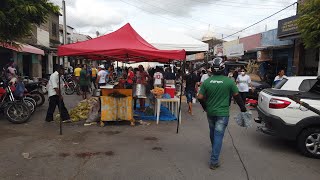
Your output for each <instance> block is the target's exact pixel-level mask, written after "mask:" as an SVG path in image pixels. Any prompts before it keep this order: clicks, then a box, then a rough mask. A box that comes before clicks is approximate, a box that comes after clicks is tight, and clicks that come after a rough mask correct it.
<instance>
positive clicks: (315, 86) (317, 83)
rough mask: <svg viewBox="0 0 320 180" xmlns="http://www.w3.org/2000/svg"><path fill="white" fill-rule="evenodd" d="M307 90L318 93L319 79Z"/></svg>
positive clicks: (319, 87)
mask: <svg viewBox="0 0 320 180" xmlns="http://www.w3.org/2000/svg"><path fill="white" fill-rule="evenodd" d="M309 92H311V93H317V94H320V81H319V80H317V81H316V82H315V83H314V85H313V87H312V88H311V89H310V91H309Z"/></svg>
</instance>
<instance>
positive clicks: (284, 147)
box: [0, 96, 320, 180]
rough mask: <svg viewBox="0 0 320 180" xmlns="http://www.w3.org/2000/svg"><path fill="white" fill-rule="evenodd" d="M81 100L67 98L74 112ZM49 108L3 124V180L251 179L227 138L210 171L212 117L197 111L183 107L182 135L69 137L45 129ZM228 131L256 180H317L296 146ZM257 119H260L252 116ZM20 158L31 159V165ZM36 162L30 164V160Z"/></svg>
mask: <svg viewBox="0 0 320 180" xmlns="http://www.w3.org/2000/svg"><path fill="white" fill-rule="evenodd" d="M78 100H79V97H77V96H67V97H65V101H66V104H67V107H68V108H71V107H73V106H74V105H75V104H76V102H77V101H78ZM46 108H47V105H44V106H43V107H40V108H39V109H37V112H36V113H35V114H34V115H33V117H32V120H31V121H30V122H29V123H27V124H22V125H14V124H10V123H9V122H8V121H6V120H5V119H4V118H1V121H0V143H1V146H0V159H1V163H0V179H32V180H35V179H37V180H38V179H77V180H78V179H137V180H143V179H161V180H162V179H196V180H200V179H220V180H224V179H226V180H234V179H236V180H245V179H247V177H246V173H245V171H244V168H243V166H242V164H241V162H240V160H239V157H238V155H237V153H236V151H235V149H234V147H233V146H232V141H231V137H230V135H229V134H228V132H226V134H225V139H224V144H223V149H222V157H221V163H222V166H221V168H219V169H217V170H215V171H213V170H210V169H209V168H208V161H209V152H210V145H209V144H210V142H209V135H208V125H207V120H206V115H205V113H203V112H202V111H201V108H200V106H199V104H196V105H195V111H196V112H195V115H194V116H189V115H187V113H186V106H184V107H183V115H182V119H183V121H182V125H181V128H180V133H179V134H176V122H160V124H159V125H156V124H155V123H154V122H152V124H151V125H137V126H135V127H130V126H129V125H128V124H123V123H120V124H118V125H108V126H106V127H99V126H87V127H84V126H83V125H79V124H72V125H71V124H68V125H65V126H64V134H63V136H59V135H58V126H57V125H56V124H55V123H45V122H44V117H45V114H46ZM231 109H232V110H231V112H232V115H231V118H230V123H229V130H230V133H231V134H232V136H233V139H234V143H235V145H236V147H237V148H238V150H239V152H240V155H241V157H242V160H243V161H244V164H245V166H246V168H247V170H248V173H249V178H250V179H251V180H260V179H261V180H273V179H279V180H280V179H281V180H286V179H288V180H303V179H305V180H307V179H308V180H319V179H320V160H317V159H310V158H306V157H303V156H301V155H300V154H299V153H298V152H297V151H296V149H295V146H294V143H292V142H287V141H284V140H281V139H277V138H274V137H270V136H267V135H264V134H261V133H260V132H257V131H256V125H254V127H252V128H249V129H244V128H240V127H238V126H237V125H236V123H235V122H234V120H233V117H234V115H235V114H237V113H238V107H237V106H232V108H231ZM254 115H255V116H256V112H254ZM22 153H29V159H25V158H24V157H23V156H22ZM30 158H31V159H30Z"/></svg>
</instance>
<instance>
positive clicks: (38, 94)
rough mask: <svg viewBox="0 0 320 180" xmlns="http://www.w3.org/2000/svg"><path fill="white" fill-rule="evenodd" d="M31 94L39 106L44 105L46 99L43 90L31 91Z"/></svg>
mask: <svg viewBox="0 0 320 180" xmlns="http://www.w3.org/2000/svg"><path fill="white" fill-rule="evenodd" d="M30 94H31V96H32V98H33V99H34V100H35V101H36V103H37V107H39V106H42V105H43V104H44V102H45V100H46V99H45V97H44V95H43V94H42V93H41V92H39V91H31V92H30Z"/></svg>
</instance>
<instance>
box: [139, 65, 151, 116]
mask: <svg viewBox="0 0 320 180" xmlns="http://www.w3.org/2000/svg"><path fill="white" fill-rule="evenodd" d="M148 79H150V76H149V74H148V73H147V72H146V71H145V70H144V68H143V66H142V65H139V66H138V71H137V72H136V84H142V85H144V86H146V85H147V83H148ZM139 101H140V110H142V111H143V110H145V103H146V101H145V99H144V98H140V99H139Z"/></svg>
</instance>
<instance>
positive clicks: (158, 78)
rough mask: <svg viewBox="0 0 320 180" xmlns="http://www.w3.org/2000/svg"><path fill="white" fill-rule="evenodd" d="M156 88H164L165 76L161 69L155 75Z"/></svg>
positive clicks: (157, 69)
mask: <svg viewBox="0 0 320 180" xmlns="http://www.w3.org/2000/svg"><path fill="white" fill-rule="evenodd" d="M153 79H154V83H153V85H154V87H162V84H163V74H162V73H161V72H160V69H159V67H157V68H156V73H154V75H153Z"/></svg>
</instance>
